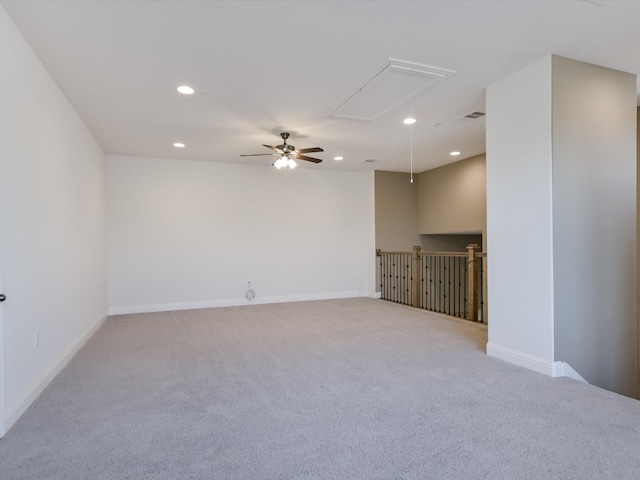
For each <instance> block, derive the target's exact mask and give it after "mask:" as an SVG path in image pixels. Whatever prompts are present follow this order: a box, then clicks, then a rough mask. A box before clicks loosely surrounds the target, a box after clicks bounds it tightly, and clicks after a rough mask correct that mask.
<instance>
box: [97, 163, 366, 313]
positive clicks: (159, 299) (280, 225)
mask: <svg viewBox="0 0 640 480" xmlns="http://www.w3.org/2000/svg"><path fill="white" fill-rule="evenodd" d="M373 185H374V179H373V173H372V172H365V173H356V172H338V171H329V170H322V168H321V166H320V168H316V167H315V166H309V167H307V168H297V169H296V170H294V171H292V172H291V173H289V175H288V176H287V177H286V178H285V172H284V171H282V170H277V169H275V168H273V167H271V166H257V165H234V164H231V163H209V162H197V161H186V160H175V159H159V158H141V157H129V156H116V155H108V156H107V204H108V234H107V236H108V272H109V306H110V311H111V312H112V313H127V312H134V311H154V310H156V311H157V310H167V309H178V308H197V307H208V306H216V305H244V304H247V303H248V301H247V300H246V299H245V292H246V289H247V282H249V281H251V283H252V287H253V289H254V291H255V293H256V297H255V299H254V300H253V302H254V303H259V302H274V301H292V300H306V299H313V298H336V297H349V296H363V295H374V292H375V288H374V278H375V277H374V273H375V247H374V235H375V233H374V212H373V204H374V192H373Z"/></svg>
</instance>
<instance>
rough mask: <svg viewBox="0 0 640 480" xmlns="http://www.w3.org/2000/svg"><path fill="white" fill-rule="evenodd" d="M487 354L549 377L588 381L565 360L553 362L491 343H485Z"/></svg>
mask: <svg viewBox="0 0 640 480" xmlns="http://www.w3.org/2000/svg"><path fill="white" fill-rule="evenodd" d="M487 355H489V356H490V357H494V358H498V359H500V360H504V361H505V362H509V363H512V364H514V365H518V366H519V367H524V368H527V369H529V370H533V371H534V372H538V373H542V374H544V375H548V376H550V377H569V378H573V379H574V380H579V381H581V382H584V383H588V382H587V381H586V380H585V379H584V378H582V376H581V375H580V374H579V373H578V372H576V371H575V370H574V369H573V368H571V365H569V364H568V363H566V362H553V361H551V360H546V359H544V358H540V357H536V356H535V355H530V354H528V353H524V352H519V351H517V350H513V349H511V348H507V347H502V346H500V345H494V344H491V343H487Z"/></svg>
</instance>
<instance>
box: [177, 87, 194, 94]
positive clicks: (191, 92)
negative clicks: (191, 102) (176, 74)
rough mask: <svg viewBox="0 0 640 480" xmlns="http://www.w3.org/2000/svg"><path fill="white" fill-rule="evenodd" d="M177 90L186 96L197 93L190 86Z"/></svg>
mask: <svg viewBox="0 0 640 480" xmlns="http://www.w3.org/2000/svg"><path fill="white" fill-rule="evenodd" d="M177 90H178V91H179V92H180V93H183V94H184V95H193V93H194V92H195V90H194V89H193V88H191V87H190V86H188V85H180V86H179V87H178V89H177Z"/></svg>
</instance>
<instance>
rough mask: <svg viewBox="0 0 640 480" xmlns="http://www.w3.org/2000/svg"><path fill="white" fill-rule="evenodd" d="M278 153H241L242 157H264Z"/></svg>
mask: <svg viewBox="0 0 640 480" xmlns="http://www.w3.org/2000/svg"><path fill="white" fill-rule="evenodd" d="M266 155H268V156H272V155H278V154H277V153H250V154H249V155H240V156H241V157H264V156H266Z"/></svg>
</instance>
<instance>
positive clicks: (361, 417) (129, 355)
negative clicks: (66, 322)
mask: <svg viewBox="0 0 640 480" xmlns="http://www.w3.org/2000/svg"><path fill="white" fill-rule="evenodd" d="M485 343H486V328H485V327H483V326H481V325H476V324H472V323H469V322H466V321H463V320H455V319H449V318H446V317H442V316H438V315H431V314H429V313H426V312H424V311H420V310H415V309H411V308H409V307H403V306H399V305H394V304H390V303H387V302H384V301H382V300H372V299H346V300H331V301H317V302H301V303H285V304H271V305H251V306H247V307H232V308H218V309H206V310H191V311H180V312H164V313H155V314H139V315H127V316H114V317H111V318H110V319H109V320H107V322H106V323H105V324H104V325H103V327H102V328H101V329H100V330H99V331H98V332H97V333H96V335H95V336H94V337H93V338H92V339H91V340H90V341H89V342H88V343H87V345H86V346H85V347H84V348H83V349H82V350H81V351H80V352H79V353H78V355H77V356H76V357H75V358H74V359H73V360H72V361H71V362H70V364H69V365H68V366H67V367H66V368H65V369H64V370H63V371H62V373H61V374H60V375H59V376H58V377H57V378H56V379H55V380H54V381H53V382H52V384H51V385H50V386H49V387H48V388H47V389H46V390H45V391H44V393H43V394H42V395H41V396H40V398H39V399H38V400H37V401H36V402H35V403H34V405H33V406H32V407H31V408H30V409H29V410H28V411H27V412H26V413H25V415H24V416H23V417H22V418H21V419H20V420H19V421H18V423H17V424H16V425H15V426H14V427H13V428H12V429H11V430H10V431H9V432H8V434H7V435H6V437H5V438H4V439H2V440H0V478H2V479H5V480H17V479H29V480H35V479H83V480H84V479H91V480H97V479H136V480H139V479H154V480H162V479H172V480H173V479H242V480H252V479H439V480H442V479H456V480H460V479H484V478H486V479H505V480H514V479H536V480H539V479H580V480H586V479H599V480H600V479H634V480H636V479H638V478H640V402H638V401H636V400H632V399H629V398H626V397H622V396H619V395H616V394H614V393H610V392H607V391H604V390H601V389H598V388H596V387H592V386H589V385H586V384H582V383H579V382H576V381H573V380H570V379H566V378H561V379H552V378H549V377H546V376H543V375H539V374H536V373H533V372H530V371H528V370H524V369H521V368H518V367H514V366H512V365H509V364H506V363H504V362H501V361H499V360H495V359H492V358H489V357H487V356H486V355H485V354H484V345H485Z"/></svg>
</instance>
